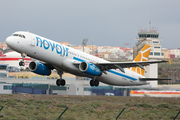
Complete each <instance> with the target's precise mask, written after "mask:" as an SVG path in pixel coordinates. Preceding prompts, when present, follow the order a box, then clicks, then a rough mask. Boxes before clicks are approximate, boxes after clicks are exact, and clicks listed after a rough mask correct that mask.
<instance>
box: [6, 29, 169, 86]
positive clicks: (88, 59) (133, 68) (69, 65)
mask: <svg viewBox="0 0 180 120" xmlns="http://www.w3.org/2000/svg"><path fill="white" fill-rule="evenodd" d="M6 44H7V45H8V46H9V47H10V48H11V49H13V50H14V51H17V52H19V53H21V56H22V61H20V62H19V65H20V66H23V65H24V58H25V57H26V56H28V57H32V58H35V59H37V60H39V61H42V62H38V61H31V62H30V63H29V69H30V70H31V71H32V72H34V73H36V74H39V75H50V74H51V70H53V69H56V70H57V73H58V74H59V76H60V79H57V80H56V85H57V86H60V85H61V86H64V85H65V84H66V81H65V80H64V79H63V78H62V75H63V73H64V72H68V73H71V74H73V75H76V76H82V77H89V78H91V80H90V86H99V82H102V83H105V84H108V85H114V86H137V85H147V84H149V82H147V81H151V80H170V79H160V78H145V77H144V72H145V67H146V66H147V65H150V64H154V63H162V62H171V61H170V60H169V61H166V60H158V61H147V60H148V57H149V53H150V51H151V46H149V45H147V44H146V45H145V46H144V47H143V48H142V50H141V51H140V52H139V54H138V55H137V56H136V58H135V59H134V61H133V62H110V61H106V60H104V59H101V58H98V57H96V56H93V55H90V54H87V53H84V52H82V51H79V50H76V49H73V48H71V47H68V46H65V45H62V44H60V43H58V42H55V41H52V40H50V39H47V38H45V37H42V36H39V35H36V34H33V33H30V32H26V31H17V32H15V33H13V34H12V35H11V36H9V37H7V39H6Z"/></svg>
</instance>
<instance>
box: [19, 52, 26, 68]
mask: <svg viewBox="0 0 180 120" xmlns="http://www.w3.org/2000/svg"><path fill="white" fill-rule="evenodd" d="M21 57H22V61H20V62H19V66H24V65H25V63H24V58H25V57H26V54H25V53H21Z"/></svg>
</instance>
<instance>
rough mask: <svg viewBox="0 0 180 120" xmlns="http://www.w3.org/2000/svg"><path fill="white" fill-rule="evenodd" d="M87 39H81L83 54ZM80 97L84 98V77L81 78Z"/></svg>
mask: <svg viewBox="0 0 180 120" xmlns="http://www.w3.org/2000/svg"><path fill="white" fill-rule="evenodd" d="M87 41H88V39H83V42H82V46H83V52H84V46H86V43H87ZM82 87H83V88H82V97H84V77H82Z"/></svg>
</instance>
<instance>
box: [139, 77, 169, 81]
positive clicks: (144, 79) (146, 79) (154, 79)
mask: <svg viewBox="0 0 180 120" xmlns="http://www.w3.org/2000/svg"><path fill="white" fill-rule="evenodd" d="M139 80H141V81H157V80H172V79H168V78H139Z"/></svg>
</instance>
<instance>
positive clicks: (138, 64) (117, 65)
mask: <svg viewBox="0 0 180 120" xmlns="http://www.w3.org/2000/svg"><path fill="white" fill-rule="evenodd" d="M163 62H169V63H170V64H171V60H169V61H167V60H159V61H142V62H110V63H97V64H95V65H96V66H98V67H99V68H100V69H101V70H102V71H104V70H109V69H117V68H118V69H120V70H121V71H122V72H124V69H123V68H130V67H140V68H142V69H144V66H147V65H150V64H154V63H163Z"/></svg>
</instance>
